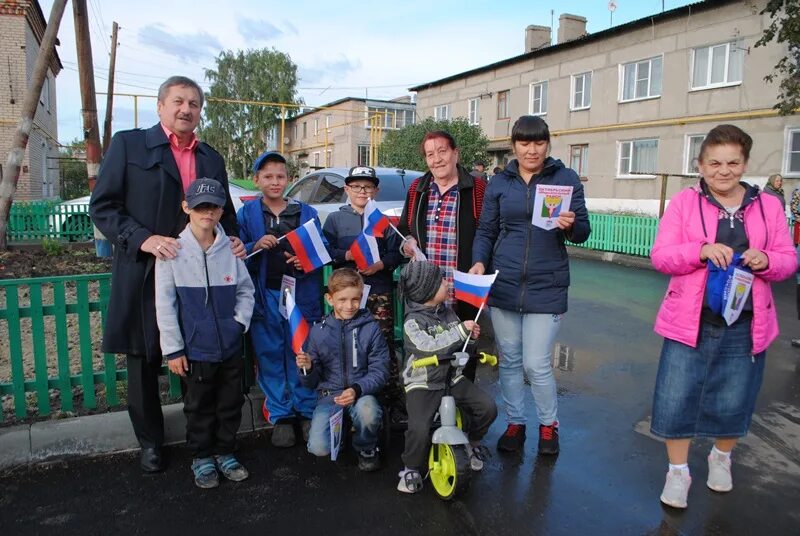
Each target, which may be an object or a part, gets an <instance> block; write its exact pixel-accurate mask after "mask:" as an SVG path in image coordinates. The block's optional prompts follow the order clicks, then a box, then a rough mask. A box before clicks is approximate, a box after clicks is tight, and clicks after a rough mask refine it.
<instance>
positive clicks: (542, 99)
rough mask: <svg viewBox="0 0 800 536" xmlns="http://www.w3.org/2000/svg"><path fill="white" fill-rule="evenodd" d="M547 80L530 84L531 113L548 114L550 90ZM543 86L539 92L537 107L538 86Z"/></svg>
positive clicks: (529, 103) (529, 100) (529, 106)
mask: <svg viewBox="0 0 800 536" xmlns="http://www.w3.org/2000/svg"><path fill="white" fill-rule="evenodd" d="M549 86H550V84H549V83H548V81H547V80H540V81H539V82H531V83H530V85H529V86H528V92H529V93H528V95H529V99H528V113H529V114H530V115H547V98H548V92H549V90H550V87H549ZM537 87H538V88H542V89H541V91H540V92H539V109H538V110H537V109H536V88H537Z"/></svg>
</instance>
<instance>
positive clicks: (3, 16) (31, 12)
mask: <svg viewBox="0 0 800 536" xmlns="http://www.w3.org/2000/svg"><path fill="white" fill-rule="evenodd" d="M46 27H47V21H46V20H45V18H44V14H43V13H42V8H41V6H39V2H37V1H36V0H0V35H2V36H3V38H2V39H0V173H2V172H3V171H4V168H5V165H6V160H7V159H8V153H9V150H10V149H11V143H12V141H13V139H14V133H15V131H16V128H17V123H18V122H19V118H20V114H21V113H22V102H23V100H24V99H25V91H26V89H27V87H28V84H29V83H30V77H31V76H32V74H33V66H34V64H35V63H36V56H37V55H38V53H39V46H40V44H41V42H42V37H43V36H44V31H45V28H46ZM62 68H63V66H62V65H61V60H60V59H59V57H58V53H57V52H56V53H55V54H54V56H53V58H52V60H51V62H50V66H49V68H48V70H47V78H46V79H45V81H44V86H43V87H42V94H41V95H40V96H39V106H38V107H37V109H36V115H35V116H34V122H33V129H32V130H31V134H30V138H29V139H28V147H27V149H26V151H25V158H24V160H23V162H22V171H21V173H20V178H19V183H18V184H17V193H16V195H15V196H14V199H16V200H33V199H50V198H54V197H56V196H57V195H58V178H59V173H58V160H57V157H58V155H59V149H58V130H57V114H56V76H58V73H59V72H61V69H62Z"/></svg>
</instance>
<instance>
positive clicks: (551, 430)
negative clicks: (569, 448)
mask: <svg viewBox="0 0 800 536" xmlns="http://www.w3.org/2000/svg"><path fill="white" fill-rule="evenodd" d="M539 454H547V455H551V456H552V455H554V454H558V421H556V422H554V423H553V424H551V425H550V426H545V425H544V424H540V425H539Z"/></svg>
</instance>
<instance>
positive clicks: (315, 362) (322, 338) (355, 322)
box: [298, 309, 389, 398]
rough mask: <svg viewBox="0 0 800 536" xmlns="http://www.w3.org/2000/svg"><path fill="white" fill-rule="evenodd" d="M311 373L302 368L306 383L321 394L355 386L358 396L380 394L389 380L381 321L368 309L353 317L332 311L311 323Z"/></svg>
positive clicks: (302, 375)
mask: <svg viewBox="0 0 800 536" xmlns="http://www.w3.org/2000/svg"><path fill="white" fill-rule="evenodd" d="M307 353H308V355H309V356H310V357H311V362H312V367H311V370H307V373H308V375H304V374H303V373H302V371H299V372H298V376H299V377H300V383H301V384H302V385H303V387H308V388H310V389H317V391H318V395H319V398H323V397H325V396H329V395H338V394H339V393H341V392H342V391H344V390H345V389H347V388H350V387H352V388H353V390H355V392H356V398H358V397H360V396H361V395H376V394H378V393H379V392H380V390H381V389H383V387H384V386H385V385H386V382H387V381H388V380H389V347H388V346H387V345H386V337H385V336H384V335H383V332H382V331H381V328H380V325H378V322H377V321H376V320H375V319H374V318H373V317H372V313H370V312H369V311H367V310H366V309H361V310H359V311H358V312H357V313H356V315H355V316H354V317H353V318H351V319H350V320H339V319H337V318H335V317H334V316H333V313H330V314H329V315H327V316H326V317H325V318H323V319H322V322H320V323H318V324H315V325H314V326H312V327H311V332H310V333H309V335H308V350H307Z"/></svg>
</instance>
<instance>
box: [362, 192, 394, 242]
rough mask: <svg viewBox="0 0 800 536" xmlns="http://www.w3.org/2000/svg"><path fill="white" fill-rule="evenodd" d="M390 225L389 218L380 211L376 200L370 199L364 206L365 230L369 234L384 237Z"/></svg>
mask: <svg viewBox="0 0 800 536" xmlns="http://www.w3.org/2000/svg"><path fill="white" fill-rule="evenodd" d="M388 227H389V218H387V217H386V216H385V215H384V214H383V212H381V211H380V209H379V208H378V205H376V204H375V201H373V200H372V199H370V200H369V201H367V206H366V207H364V232H365V233H366V234H368V235H372V236H377V237H382V236H383V232H384V231H385V230H386V229H387V228H388Z"/></svg>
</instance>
